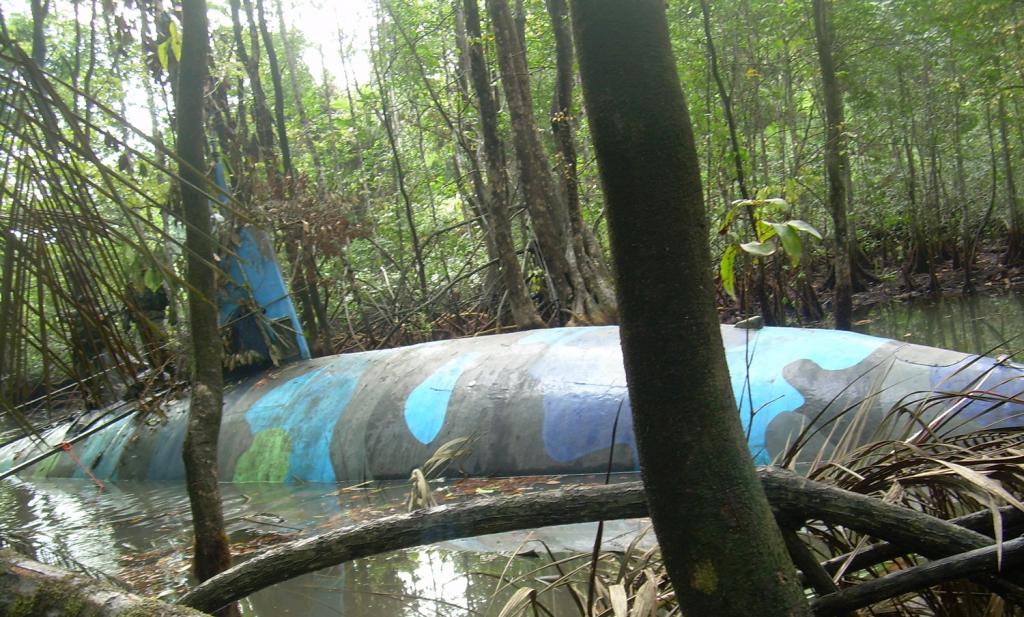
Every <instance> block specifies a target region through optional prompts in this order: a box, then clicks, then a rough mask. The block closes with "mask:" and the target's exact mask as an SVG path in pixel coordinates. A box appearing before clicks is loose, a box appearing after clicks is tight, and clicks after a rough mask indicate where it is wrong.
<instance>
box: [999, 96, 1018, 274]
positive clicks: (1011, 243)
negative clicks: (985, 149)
mask: <svg viewBox="0 0 1024 617" xmlns="http://www.w3.org/2000/svg"><path fill="white" fill-rule="evenodd" d="M997 113H998V115H999V142H1000V145H1001V146H1002V154H1003V172H1004V173H1003V175H1004V180H1005V182H1006V203H1007V210H1008V212H1007V214H1008V216H1007V228H1008V233H1009V238H1008V240H1007V243H1006V252H1005V253H1004V254H1003V263H1004V264H1006V265H1008V266H1011V265H1017V264H1019V263H1021V262H1022V261H1024V221H1022V220H1021V213H1020V206H1019V203H1018V199H1017V183H1016V181H1015V180H1014V178H1013V162H1012V161H1013V149H1012V148H1011V147H1010V138H1009V133H1010V131H1009V129H1008V128H1007V122H1006V97H1005V96H1003V94H1002V93H1000V94H999V98H998V104H997Z"/></svg>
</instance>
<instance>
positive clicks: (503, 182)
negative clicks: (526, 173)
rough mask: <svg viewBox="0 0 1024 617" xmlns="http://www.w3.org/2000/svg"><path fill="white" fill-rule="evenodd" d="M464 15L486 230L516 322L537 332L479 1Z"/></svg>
mask: <svg viewBox="0 0 1024 617" xmlns="http://www.w3.org/2000/svg"><path fill="white" fill-rule="evenodd" d="M462 11H463V13H464V15H465V21H466V34H467V37H466V38H467V41H466V47H467V52H468V53H467V56H468V61H469V62H468V64H469V73H470V77H471V82H472V85H473V92H474V94H475V95H476V100H477V110H478V112H479V115H480V132H481V133H482V135H483V140H484V146H483V155H484V164H485V166H486V168H487V184H486V194H485V198H484V200H483V202H484V203H483V205H484V211H485V213H486V220H487V229H488V233H490V235H491V237H492V239H493V242H494V250H495V252H496V253H497V255H496V256H497V258H498V270H499V273H500V275H501V279H502V283H503V285H504V287H505V289H506V290H507V291H508V297H509V309H510V310H511V312H512V319H513V321H515V323H516V325H517V326H519V327H520V328H523V329H527V328H537V327H541V326H543V321H541V319H540V316H539V315H537V309H536V307H534V305H533V302H532V301H531V300H530V296H529V293H528V292H527V289H526V284H525V282H524V281H523V272H522V269H521V268H520V267H519V261H518V260H517V259H516V248H515V244H514V242H513V240H512V226H511V224H510V223H509V217H508V211H509V204H508V202H509V197H508V175H507V173H506V171H505V157H504V148H503V145H502V142H501V137H500V135H499V134H498V107H497V104H496V103H495V101H494V97H493V96H492V94H491V92H492V91H491V84H490V79H489V78H488V75H487V73H488V71H487V60H486V58H485V57H484V51H483V45H482V44H481V29H480V13H479V8H478V5H477V0H462Z"/></svg>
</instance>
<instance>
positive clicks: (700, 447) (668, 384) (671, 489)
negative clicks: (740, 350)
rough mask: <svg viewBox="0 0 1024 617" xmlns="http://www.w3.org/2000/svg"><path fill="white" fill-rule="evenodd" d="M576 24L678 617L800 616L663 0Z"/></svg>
mask: <svg viewBox="0 0 1024 617" xmlns="http://www.w3.org/2000/svg"><path fill="white" fill-rule="evenodd" d="M573 26H574V31H575V35H576V45H577V49H578V57H579V61H580V73H581V75H582V78H583V93H584V100H585V102H586V106H587V111H588V117H589V121H590V129H591V134H592V135H593V139H594V145H595V149H596V151H597V162H598V167H599V170H600V174H601V181H602V184H603V186H604V193H605V198H606V200H607V204H608V214H609V228H610V231H611V238H612V252H613V254H614V257H615V267H616V272H617V274H618V285H619V307H620V310H621V312H622V327H621V336H622V347H623V355H624V357H625V364H626V377H627V382H628V384H629V392H630V400H631V401H632V406H633V424H634V427H635V432H636V440H637V448H638V450H639V456H640V465H641V469H642V471H643V478H644V485H645V487H646V491H647V501H648V505H649V507H650V512H651V518H652V519H653V521H654V529H655V532H656V533H657V536H658V541H659V543H660V544H661V546H662V552H663V556H664V559H665V563H666V566H667V568H668V573H669V576H670V578H671V579H672V581H673V584H674V586H675V590H676V596H677V598H678V599H679V602H680V608H681V609H682V613H683V614H685V615H716V616H728V615H749V614H759V615H779V616H783V615H784V616H787V617H791V616H793V615H806V614H809V612H808V609H807V604H806V601H805V600H804V597H803V592H802V590H801V588H800V585H799V583H798V581H797V578H796V572H795V569H794V567H793V564H792V563H791V562H790V561H789V558H788V557H787V555H786V550H785V546H784V544H783V540H782V535H781V534H780V532H779V529H778V528H777V527H776V526H775V524H774V522H773V520H772V518H771V510H770V509H769V507H768V501H767V499H766V497H765V494H764V492H763V491H762V490H761V487H760V485H759V484H758V481H757V475H756V474H755V472H754V466H753V464H752V463H751V458H750V452H749V451H748V449H747V445H746V440H745V439H744V434H743V428H742V426H741V425H740V420H739V416H738V414H737V413H736V403H735V401H734V399H733V395H732V386H731V384H730V381H729V373H728V368H727V366H726V362H725V354H724V351H723V347H722V339H721V332H720V329H719V326H718V319H717V313H716V311H715V305H714V297H715V288H714V283H713V281H712V278H711V255H710V250H709V247H708V229H707V213H706V212H705V209H704V203H703V200H702V199H703V197H702V191H701V180H700V163H699V160H698V158H697V151H696V147H695V145H694V138H693V132H692V129H691V126H690V118H689V116H688V115H687V113H686V101H685V98H684V96H683V92H682V90H681V88H680V85H679V78H678V74H677V72H676V63H675V57H674V55H673V53H672V48H671V45H670V43H669V32H668V23H667V20H666V17H665V4H664V2H663V1H662V0H637V1H634V2H622V0H574V2H573ZM681 504H686V505H685V507H686V511H684V510H683V509H682V508H681Z"/></svg>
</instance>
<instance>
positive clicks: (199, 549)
mask: <svg viewBox="0 0 1024 617" xmlns="http://www.w3.org/2000/svg"><path fill="white" fill-rule="evenodd" d="M208 44H209V37H208V35H207V22H206V0H184V2H183V3H182V57H181V65H180V69H179V78H178V79H179V86H178V101H177V108H178V110H177V111H178V113H177V120H178V127H177V128H178V139H177V149H178V156H179V157H180V159H181V164H180V165H179V171H178V175H179V176H180V177H181V178H182V182H181V201H182V206H183V208H184V213H185V221H186V225H185V233H186V239H185V246H186V249H187V264H188V270H187V274H186V276H187V279H188V282H189V292H188V304H189V315H190V319H191V338H192V358H193V375H192V399H191V404H190V406H189V416H188V428H187V433H186V436H185V449H184V453H183V458H184V461H185V476H186V482H187V485H188V494H189V503H190V504H191V508H192V526H193V529H194V531H195V558H194V561H193V571H194V573H195V575H196V578H197V579H199V580H200V581H204V580H206V579H208V578H210V577H212V576H213V575H215V574H217V573H218V572H221V571H223V570H225V569H227V568H228V567H230V565H231V550H230V547H229V545H228V539H227V535H226V534H225V531H224V515H223V513H222V512H221V499H220V485H219V484H218V481H217V440H218V437H219V435H220V418H221V408H222V406H223V377H222V374H221V355H222V351H223V350H222V349H221V342H220V328H219V327H218V325H217V306H216V304H215V298H216V297H217V284H216V280H215V266H214V239H213V236H212V233H213V230H212V225H211V220H210V205H209V200H208V199H207V197H206V195H205V193H204V191H203V187H205V186H206V184H207V182H206V174H205V173H204V170H205V169H206V163H205V161H204V157H203V143H204V141H205V140H204V130H203V125H204V123H203V101H204V100H205V92H204V90H205V86H206V78H207V68H206V67H207V53H208V51H207V49H208Z"/></svg>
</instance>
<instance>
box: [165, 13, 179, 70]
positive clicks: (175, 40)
mask: <svg viewBox="0 0 1024 617" xmlns="http://www.w3.org/2000/svg"><path fill="white" fill-rule="evenodd" d="M167 29H168V31H169V32H170V33H171V39H170V40H171V51H173V52H174V59H175V60H178V61H180V60H181V32H180V31H178V26H176V25H175V24H174V22H173V21H172V22H171V23H170V24H169V25H168V28H167Z"/></svg>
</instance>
